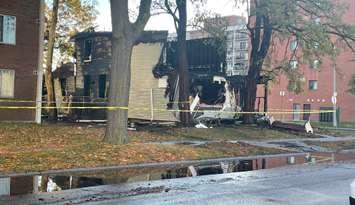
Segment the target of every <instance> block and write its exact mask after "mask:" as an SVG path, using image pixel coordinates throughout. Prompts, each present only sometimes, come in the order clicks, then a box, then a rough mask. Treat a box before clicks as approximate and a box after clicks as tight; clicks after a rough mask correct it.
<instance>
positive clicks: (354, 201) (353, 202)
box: [350, 180, 355, 205]
mask: <svg viewBox="0 0 355 205" xmlns="http://www.w3.org/2000/svg"><path fill="white" fill-rule="evenodd" d="M350 188H351V194H350V205H355V180H354V181H353V182H352V183H351V185H350Z"/></svg>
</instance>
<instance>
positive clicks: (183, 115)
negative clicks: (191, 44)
mask: <svg viewBox="0 0 355 205" xmlns="http://www.w3.org/2000/svg"><path fill="white" fill-rule="evenodd" d="M176 5H177V8H178V11H179V26H178V30H177V34H178V37H177V38H178V74H179V79H180V83H179V86H180V87H179V102H180V103H179V109H180V110H181V112H180V121H181V123H182V125H184V126H191V125H192V116H191V113H190V103H189V96H190V79H189V71H188V61H187V55H186V53H187V46H186V24H187V13H186V0H176Z"/></svg>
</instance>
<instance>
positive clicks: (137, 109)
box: [0, 106, 335, 114]
mask: <svg viewBox="0 0 355 205" xmlns="http://www.w3.org/2000/svg"><path fill="white" fill-rule="evenodd" d="M37 108H41V109H47V110H50V109H78V110H85V109H92V110H110V111H112V110H131V111H132V110H135V111H152V110H153V111H160V112H191V111H190V110H179V109H174V110H170V109H156V108H153V109H151V108H129V107H122V106H84V107H81V106H60V107H51V106H43V107H36V106H0V110H1V109H10V110H14V109H37ZM196 112H210V113H229V114H320V113H334V112H335V111H334V110H311V111H271V112H257V111H256V112H243V111H223V110H199V111H196Z"/></svg>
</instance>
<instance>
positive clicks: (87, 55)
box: [83, 39, 94, 62]
mask: <svg viewBox="0 0 355 205" xmlns="http://www.w3.org/2000/svg"><path fill="white" fill-rule="evenodd" d="M93 45H94V44H93V40H91V39H88V40H85V43H84V58H83V60H84V62H85V61H88V62H90V61H91V58H92V50H93Z"/></svg>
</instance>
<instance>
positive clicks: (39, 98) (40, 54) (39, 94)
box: [35, 0, 44, 124]
mask: <svg viewBox="0 0 355 205" xmlns="http://www.w3.org/2000/svg"><path fill="white" fill-rule="evenodd" d="M38 23H39V26H38V28H39V29H38V30H39V34H38V65H37V66H38V68H37V94H36V119H35V121H36V123H37V124H41V120H42V87H43V41H44V0H40V13H39V19H38Z"/></svg>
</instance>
